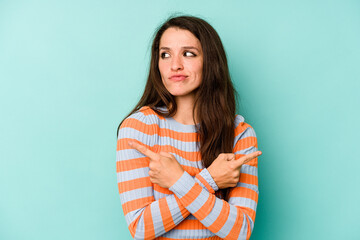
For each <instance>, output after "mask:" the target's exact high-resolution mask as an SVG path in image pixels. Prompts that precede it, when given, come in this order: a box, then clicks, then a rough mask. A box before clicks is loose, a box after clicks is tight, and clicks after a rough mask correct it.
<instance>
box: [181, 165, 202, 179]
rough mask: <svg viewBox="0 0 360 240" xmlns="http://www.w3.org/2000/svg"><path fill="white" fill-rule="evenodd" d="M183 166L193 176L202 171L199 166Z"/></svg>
mask: <svg viewBox="0 0 360 240" xmlns="http://www.w3.org/2000/svg"><path fill="white" fill-rule="evenodd" d="M181 166H182V168H183V169H184V170H185V171H186V172H187V173H188V174H190V175H191V176H195V175H196V174H198V173H199V172H200V170H201V169H199V168H197V167H191V166H185V165H182V164H181Z"/></svg>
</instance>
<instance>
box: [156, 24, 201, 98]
mask: <svg viewBox="0 0 360 240" xmlns="http://www.w3.org/2000/svg"><path fill="white" fill-rule="evenodd" d="M202 68H203V52H202V48H201V44H200V41H199V39H197V38H196V37H195V36H194V35H193V34H192V33H191V32H190V31H188V30H183V29H179V28H168V29H167V30H165V32H164V33H163V35H162V37H161V39H160V46H159V71H160V74H161V79H162V82H163V84H164V86H165V87H166V89H167V90H168V91H169V92H170V93H171V94H172V95H173V96H175V97H177V98H179V97H185V96H194V93H195V90H196V89H197V88H198V87H199V86H200V84H201V81H202Z"/></svg>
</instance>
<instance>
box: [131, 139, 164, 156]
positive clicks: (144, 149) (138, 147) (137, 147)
mask: <svg viewBox="0 0 360 240" xmlns="http://www.w3.org/2000/svg"><path fill="white" fill-rule="evenodd" d="M128 144H129V146H130V147H131V148H133V149H135V150H137V151H139V152H140V153H142V154H144V155H145V156H147V157H149V158H150V159H156V158H157V157H158V155H159V154H157V153H154V152H153V151H151V150H150V149H148V148H147V147H145V146H143V145H141V144H139V143H137V142H135V141H129V142H128Z"/></svg>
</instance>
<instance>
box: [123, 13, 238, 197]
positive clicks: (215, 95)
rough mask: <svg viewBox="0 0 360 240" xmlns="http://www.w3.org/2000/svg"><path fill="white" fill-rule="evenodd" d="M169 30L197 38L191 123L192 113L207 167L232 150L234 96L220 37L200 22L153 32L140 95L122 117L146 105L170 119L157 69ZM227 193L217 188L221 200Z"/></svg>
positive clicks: (174, 23)
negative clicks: (199, 61)
mask: <svg viewBox="0 0 360 240" xmlns="http://www.w3.org/2000/svg"><path fill="white" fill-rule="evenodd" d="M170 27H174V28H180V29H184V30H188V31H190V32H191V33H192V34H194V36H195V37H196V38H198V39H199V41H200V43H201V46H202V49H203V72H202V82H201V84H200V86H199V89H198V90H197V93H196V98H195V104H194V109H193V116H194V122H195V114H196V119H197V120H198V123H200V127H198V128H197V132H198V137H199V142H200V146H199V149H200V153H201V159H202V163H203V165H204V167H209V166H210V165H211V163H212V162H213V161H214V160H215V159H216V158H217V156H218V155H219V154H220V153H231V152H232V151H233V144H234V137H235V136H234V135H235V133H234V128H235V126H234V120H235V113H236V99H235V96H236V95H237V93H236V91H235V89H234V87H233V84H232V82H231V78H230V74H229V69H228V64H227V59H226V54H225V50H224V47H223V45H222V42H221V40H220V37H219V35H218V34H217V32H216V31H215V29H214V28H213V27H212V26H211V25H210V24H209V23H207V22H206V21H204V20H203V19H200V18H197V17H193V16H178V17H171V18H169V19H168V20H167V21H166V22H165V23H163V24H162V25H161V26H160V27H159V28H158V29H157V31H156V33H155V37H154V40H153V43H152V47H151V60H150V69H149V75H148V78H147V83H146V86H145V90H144V93H143V95H142V97H141V99H140V101H139V102H138V103H137V105H136V106H135V108H134V109H133V110H132V111H131V112H130V113H129V115H127V116H126V117H128V116H130V115H131V114H133V113H134V112H136V111H137V110H139V109H140V108H141V107H143V106H149V107H150V108H152V109H153V110H154V111H155V112H156V113H157V114H159V115H161V116H163V117H172V116H174V115H175V113H176V111H177V106H176V102H175V98H174V97H173V96H172V95H171V94H170V93H169V92H168V91H167V89H166V88H165V86H164V85H163V83H162V80H161V75H160V72H159V66H158V63H159V45H160V39H161V36H162V34H163V33H164V32H165V31H166V30H167V29H168V28H170ZM161 106H166V108H167V109H168V111H167V112H162V111H160V110H158V109H157V107H161ZM195 109H196V111H195ZM126 117H125V118H126ZM120 125H121V123H120ZM120 125H119V127H118V132H119V128H120ZM228 192H229V189H221V193H222V195H223V197H224V198H225V199H227V195H228Z"/></svg>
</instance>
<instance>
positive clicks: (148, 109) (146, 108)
mask: <svg viewBox="0 0 360 240" xmlns="http://www.w3.org/2000/svg"><path fill="white" fill-rule="evenodd" d="M140 112H142V113H143V114H144V115H145V116H148V115H156V116H158V117H159V118H160V119H164V117H162V116H161V115H159V114H157V113H156V112H155V111H154V110H152V109H151V107H149V106H143V107H141V108H140Z"/></svg>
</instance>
